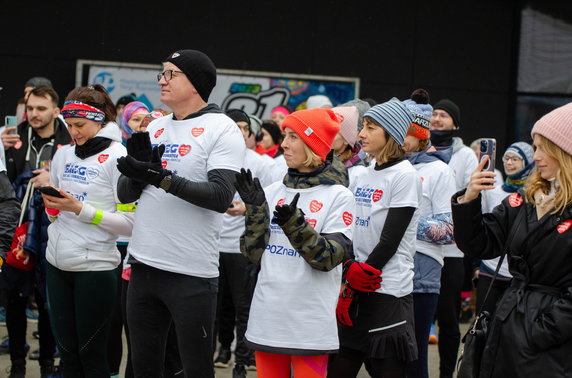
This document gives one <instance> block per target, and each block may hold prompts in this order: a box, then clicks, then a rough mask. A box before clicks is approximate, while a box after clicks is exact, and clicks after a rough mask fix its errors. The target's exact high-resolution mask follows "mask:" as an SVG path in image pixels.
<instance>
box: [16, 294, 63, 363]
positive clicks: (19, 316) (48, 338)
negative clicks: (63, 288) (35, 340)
mask: <svg viewBox="0 0 572 378" xmlns="http://www.w3.org/2000/svg"><path fill="white" fill-rule="evenodd" d="M34 295H35V299H36V304H37V305H38V314H39V317H38V333H39V334H40V360H39V362H40V366H48V365H53V363H54V353H55V352H56V342H55V340H54V336H53V334H52V328H51V326H50V316H49V314H48V305H47V303H46V300H45V299H44V296H43V295H42V294H41V293H40V291H39V290H38V288H36V289H35V292H34ZM7 296H8V303H7V305H6V328H7V330H8V338H9V340H10V360H11V361H12V364H15V365H18V364H25V363H26V349H25V346H26V332H27V325H28V319H27V318H26V307H27V305H28V297H25V296H21V295H20V291H19V290H17V289H12V290H8V291H7Z"/></svg>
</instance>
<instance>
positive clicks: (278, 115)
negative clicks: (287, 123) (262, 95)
mask: <svg viewBox="0 0 572 378" xmlns="http://www.w3.org/2000/svg"><path fill="white" fill-rule="evenodd" d="M288 114H290V110H288V108H286V107H285V106H282V105H280V106H277V107H275V108H274V109H272V112H271V113H270V119H271V120H273V121H274V122H276V123H277V124H278V126H281V125H282V121H284V118H286V116H287V115H288Z"/></svg>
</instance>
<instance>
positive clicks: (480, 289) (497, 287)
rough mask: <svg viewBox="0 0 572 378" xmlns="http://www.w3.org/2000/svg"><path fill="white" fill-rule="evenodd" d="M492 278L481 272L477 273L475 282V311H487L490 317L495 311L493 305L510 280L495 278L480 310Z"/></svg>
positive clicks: (494, 305)
mask: <svg viewBox="0 0 572 378" xmlns="http://www.w3.org/2000/svg"><path fill="white" fill-rule="evenodd" d="M492 279H493V278H492V277H489V276H485V275H483V274H481V275H479V281H478V282H477V311H488V312H489V314H490V315H491V318H492V316H493V315H494V313H495V307H496V305H497V302H498V300H499V299H500V297H501V296H502V295H503V293H504V291H505V290H506V288H507V287H509V286H510V280H495V282H494V283H493V287H491V292H490V293H489V297H488V298H487V302H486V303H485V306H484V307H483V308H482V310H481V306H482V305H483V300H484V299H485V295H486V294H487V290H488V289H489V285H490V284H491V281H492Z"/></svg>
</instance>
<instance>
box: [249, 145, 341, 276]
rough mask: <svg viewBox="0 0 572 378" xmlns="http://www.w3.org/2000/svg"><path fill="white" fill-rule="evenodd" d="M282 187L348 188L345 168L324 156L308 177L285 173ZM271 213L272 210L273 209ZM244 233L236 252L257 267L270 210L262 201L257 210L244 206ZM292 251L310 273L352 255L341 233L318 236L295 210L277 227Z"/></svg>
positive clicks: (264, 244)
mask: <svg viewBox="0 0 572 378" xmlns="http://www.w3.org/2000/svg"><path fill="white" fill-rule="evenodd" d="M283 184H284V185H285V186H286V187H289V188H293V189H305V188H311V187H315V186H318V185H336V184H338V185H344V186H346V187H347V186H348V173H347V169H346V167H345V166H344V165H343V164H342V163H341V162H340V161H339V159H338V158H337V157H333V156H331V155H329V156H328V159H327V160H326V163H325V164H324V166H322V167H320V168H319V169H317V170H316V171H314V172H311V173H299V172H297V171H293V170H289V171H288V174H287V175H286V176H285V177H284V181H283ZM273 210H274V209H273ZM245 223H246V229H245V231H244V233H243V234H242V236H241V237H240V250H241V252H242V254H243V255H245V256H246V257H247V258H248V259H249V260H250V261H251V262H253V263H255V264H259V263H260V259H261V258H262V253H263V252H264V251H265V249H266V246H267V245H268V240H269V238H270V229H269V225H270V209H269V206H268V203H267V202H266V201H265V202H264V203H263V204H262V205H260V206H254V205H246V217H245ZM281 227H282V230H283V231H284V234H285V235H286V236H287V237H288V240H289V241H290V244H292V247H294V248H295V249H296V251H297V252H298V253H299V254H300V256H302V257H303V258H304V260H305V261H306V262H307V263H308V264H310V266H312V267H313V268H314V269H318V270H321V271H329V270H332V269H333V268H335V267H336V266H337V265H338V264H340V263H341V262H342V260H343V259H344V257H345V256H347V255H350V254H351V251H352V243H351V241H350V240H349V239H348V238H347V237H346V236H345V235H343V234H341V233H332V234H319V233H318V232H317V231H316V230H315V229H314V228H313V227H312V226H311V225H310V224H309V223H308V222H307V221H305V220H304V212H303V211H302V210H300V209H296V211H295V213H294V214H293V216H292V217H291V218H290V219H289V220H288V221H287V222H286V223H285V224H284V225H282V226H281Z"/></svg>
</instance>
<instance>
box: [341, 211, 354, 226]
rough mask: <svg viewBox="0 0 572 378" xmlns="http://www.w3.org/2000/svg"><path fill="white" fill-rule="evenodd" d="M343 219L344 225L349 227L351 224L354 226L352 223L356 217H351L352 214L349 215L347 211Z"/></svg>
mask: <svg viewBox="0 0 572 378" xmlns="http://www.w3.org/2000/svg"><path fill="white" fill-rule="evenodd" d="M342 219H343V220H344V223H345V224H346V226H349V225H350V224H352V221H353V220H354V216H353V215H351V214H350V213H348V212H347V211H345V212H344V213H343V214H342Z"/></svg>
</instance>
